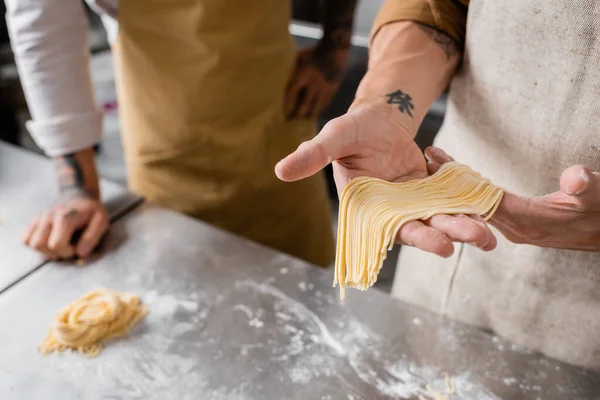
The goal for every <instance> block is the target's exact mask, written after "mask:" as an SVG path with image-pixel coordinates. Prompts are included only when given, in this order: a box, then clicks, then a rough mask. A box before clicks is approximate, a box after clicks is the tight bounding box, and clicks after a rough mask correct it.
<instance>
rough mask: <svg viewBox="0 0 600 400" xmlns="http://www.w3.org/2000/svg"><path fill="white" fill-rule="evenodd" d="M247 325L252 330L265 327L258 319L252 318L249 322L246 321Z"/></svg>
mask: <svg viewBox="0 0 600 400" xmlns="http://www.w3.org/2000/svg"><path fill="white" fill-rule="evenodd" d="M248 325H250V326H251V327H253V328H262V327H263V326H265V323H264V322H262V321H261V320H260V319H258V318H252V319H251V320H250V321H248Z"/></svg>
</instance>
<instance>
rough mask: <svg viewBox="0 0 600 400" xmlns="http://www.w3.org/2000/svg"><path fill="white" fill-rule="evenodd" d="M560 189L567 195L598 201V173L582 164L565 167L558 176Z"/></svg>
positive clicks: (599, 193)
mask: <svg viewBox="0 0 600 400" xmlns="http://www.w3.org/2000/svg"><path fill="white" fill-rule="evenodd" d="M560 189H561V190H562V191H563V192H564V193H565V194H568V195H569V196H574V197H579V198H589V199H591V200H596V201H597V202H599V203H600V173H598V172H592V171H590V170H589V168H587V167H585V166H583V165H574V166H572V167H569V168H567V169H565V170H564V171H563V173H562V175H561V176H560Z"/></svg>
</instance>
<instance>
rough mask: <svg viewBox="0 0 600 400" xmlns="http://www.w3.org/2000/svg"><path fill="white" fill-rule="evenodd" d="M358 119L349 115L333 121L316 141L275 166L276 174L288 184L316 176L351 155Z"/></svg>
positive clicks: (313, 140)
mask: <svg viewBox="0 0 600 400" xmlns="http://www.w3.org/2000/svg"><path fill="white" fill-rule="evenodd" d="M357 128H358V127H357V125H356V120H355V119H354V117H353V116H351V115H349V114H346V115H343V116H342V117H339V118H336V119H334V120H331V121H329V122H328V123H327V124H326V125H325V127H323V129H322V130H321V132H320V133H319V134H318V135H317V136H316V137H315V138H314V139H312V140H310V141H308V142H304V143H302V144H301V145H300V147H298V149H297V150H296V151H295V152H293V153H292V154H290V155H289V156H287V157H286V158H284V159H283V160H281V161H280V162H279V163H277V165H276V166H275V174H276V175H277V177H278V178H279V179H281V180H282V181H286V182H292V181H297V180H300V179H304V178H307V177H309V176H311V175H314V174H316V173H317V172H318V171H320V170H321V169H323V168H324V167H325V166H327V165H328V164H329V163H330V162H331V161H333V160H338V159H340V158H342V157H345V156H347V155H348V154H347V153H348V150H349V149H350V148H351V145H352V143H353V139H354V138H355V136H356V130H357Z"/></svg>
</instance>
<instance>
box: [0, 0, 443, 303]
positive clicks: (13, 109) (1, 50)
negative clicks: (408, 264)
mask: <svg viewBox="0 0 600 400" xmlns="http://www.w3.org/2000/svg"><path fill="white" fill-rule="evenodd" d="M321 3H322V1H321V0H295V1H292V16H293V20H292V21H291V23H290V32H291V33H292V35H293V36H294V38H295V39H296V43H297V46H298V47H299V48H302V47H307V46H311V45H313V44H315V43H316V42H317V40H318V39H319V37H320V36H321V29H320V24H319V21H320V15H321V6H322V4H321ZM382 3H383V0H362V1H360V3H359V8H358V11H357V14H356V18H355V29H354V37H353V46H352V51H351V57H350V61H349V65H348V70H347V73H346V76H345V78H344V80H343V83H342V85H341V89H340V91H339V93H338V94H337V96H336V97H335V99H334V101H333V102H332V104H331V105H330V106H329V107H328V109H327V110H325V112H324V113H323V114H322V115H321V117H320V118H319V128H320V127H322V126H323V125H324V124H325V123H326V122H327V121H329V120H330V119H332V118H335V117H337V116H339V115H341V114H343V113H344V112H345V111H346V110H347V108H348V107H349V106H350V104H351V103H352V99H353V98H354V93H355V91H356V88H357V87H358V84H359V82H360V80H361V78H362V77H363V75H364V74H365V72H366V69H367V58H368V39H369V32H370V28H371V24H372V22H373V20H374V18H375V16H376V14H377V11H378V9H379V7H380V6H381V4H382ZM86 8H87V6H86ZM87 10H88V15H89V19H90V31H89V35H90V54H91V70H92V77H93V82H94V86H95V91H96V99H97V102H98V105H99V106H100V107H102V108H103V109H104V111H105V119H104V137H103V139H102V142H101V143H100V144H99V146H98V148H97V152H98V158H97V160H98V168H99V171H100V174H101V175H102V176H103V177H104V178H106V179H109V180H112V181H115V182H117V183H121V184H126V174H125V164H124V162H123V156H122V149H121V141H120V136H119V116H118V105H117V101H116V93H115V86H114V71H113V67H112V57H111V52H110V46H109V44H108V41H107V37H106V33H105V31H104V28H103V26H102V24H101V22H100V19H99V18H98V17H97V16H96V15H95V14H94V13H93V12H92V11H91V10H89V8H88V9H87ZM0 12H2V14H3V15H4V14H5V12H6V9H5V6H4V3H1V4H0ZM445 108H446V96H445V95H443V96H442V97H441V98H440V99H438V101H437V102H436V103H435V104H434V105H433V107H432V108H431V110H430V111H429V114H428V115H427V117H426V118H425V121H424V122H423V124H422V126H421V129H420V131H419V135H418V137H417V142H418V143H419V145H420V146H421V147H422V148H424V147H425V146H427V145H429V144H431V143H432V141H433V139H434V137H435V135H436V133H437V131H438V130H439V128H440V126H441V124H442V120H443V117H444V112H445ZM28 119H29V113H28V110H27V105H26V103H25V99H24V96H23V91H22V89H21V85H20V82H19V76H18V73H17V69H16V67H15V65H14V60H13V56H12V51H11V49H10V44H9V39H8V33H7V29H6V22H5V19H4V18H3V19H2V20H1V21H0V140H4V141H7V142H10V143H13V144H16V145H19V146H22V147H24V148H26V149H29V150H31V151H34V152H38V153H41V151H40V150H39V148H38V147H37V146H36V145H35V143H34V142H33V140H32V139H31V137H30V136H29V134H28V133H27V131H26V129H25V121H27V120H28ZM327 177H328V181H329V185H330V193H331V200H332V208H333V210H334V211H335V213H336V214H337V195H336V192H335V188H334V186H333V180H332V176H331V170H330V169H329V170H328V171H327ZM332 228H333V229H335V226H334V227H332ZM397 252H398V248H396V249H395V250H394V251H393V252H391V253H390V254H389V256H388V259H387V260H386V263H385V264H384V267H383V269H382V271H381V273H380V274H379V281H378V283H377V287H378V288H379V289H381V290H385V291H389V290H390V289H391V285H392V281H393V276H394V271H395V266H396V265H395V263H396V259H397Z"/></svg>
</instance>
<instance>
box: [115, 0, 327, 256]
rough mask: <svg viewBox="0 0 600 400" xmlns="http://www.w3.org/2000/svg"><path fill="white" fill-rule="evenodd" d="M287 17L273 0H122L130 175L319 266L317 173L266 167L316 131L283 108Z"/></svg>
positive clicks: (146, 189) (290, 50)
mask: <svg viewBox="0 0 600 400" xmlns="http://www.w3.org/2000/svg"><path fill="white" fill-rule="evenodd" d="M288 22H289V4H288V2H287V1H280V0H253V1H246V0H168V1H167V0H122V1H121V3H120V9H119V35H118V38H117V42H116V45H115V50H116V51H115V53H116V54H117V57H116V68H117V71H118V79H117V81H118V82H117V85H118V94H119V108H120V111H121V114H120V118H121V126H122V132H123V142H124V147H125V155H126V162H127V168H128V179H129V184H130V186H131V189H132V190H133V191H135V192H136V193H139V194H142V195H143V196H145V197H146V199H147V200H148V201H150V202H152V203H155V204H158V205H162V206H165V207H169V208H172V209H175V210H178V211H180V212H183V213H185V214H188V215H192V216H194V217H197V218H200V219H202V220H204V221H207V222H209V223H211V224H214V225H216V226H219V227H221V228H224V229H227V230H229V231H232V232H235V233H237V234H240V235H243V236H245V237H247V238H249V239H252V240H255V241H258V242H260V243H263V244H265V245H268V246H271V247H274V248H276V249H279V250H282V251H284V252H287V253H289V254H292V255H295V256H298V257H300V258H303V259H305V260H308V261H310V262H313V263H315V264H318V265H322V266H325V265H327V264H329V263H330V262H331V261H332V260H333V254H334V249H333V235H332V229H331V220H330V218H331V216H330V209H329V205H328V199H327V191H326V185H325V181H324V178H323V176H321V175H319V176H316V177H314V178H311V179H308V180H304V181H301V182H298V183H293V184H286V183H283V182H280V181H279V180H278V179H277V178H276V177H275V174H274V172H273V169H274V166H275V164H276V163H277V161H279V160H280V159H281V158H283V157H284V156H286V155H287V154H289V153H291V152H292V151H293V150H295V149H296V147H297V146H298V145H299V144H300V143H301V142H302V141H305V140H308V139H309V138H311V137H312V135H313V134H314V122H313V121H306V120H305V121H292V122H287V121H285V120H284V118H283V112H282V111H283V98H284V89H285V86H286V83H287V81H288V79H289V77H290V74H291V73H292V68H293V65H294V43H293V40H292V38H291V36H290V35H289V33H288ZM165 229H168V227H165Z"/></svg>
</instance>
